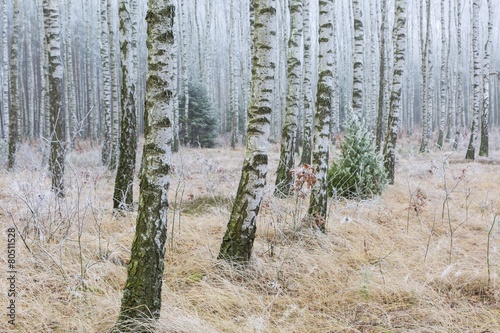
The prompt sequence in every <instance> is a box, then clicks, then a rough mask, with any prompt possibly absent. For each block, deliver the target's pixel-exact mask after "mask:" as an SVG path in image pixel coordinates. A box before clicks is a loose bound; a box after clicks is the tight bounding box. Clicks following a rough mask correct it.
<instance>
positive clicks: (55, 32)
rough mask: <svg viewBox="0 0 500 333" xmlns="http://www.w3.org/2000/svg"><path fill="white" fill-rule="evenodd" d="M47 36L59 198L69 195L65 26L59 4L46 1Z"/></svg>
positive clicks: (55, 187)
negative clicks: (63, 53)
mask: <svg viewBox="0 0 500 333" xmlns="http://www.w3.org/2000/svg"><path fill="white" fill-rule="evenodd" d="M44 17H45V34H46V38H47V48H48V55H47V57H48V61H49V68H48V73H49V80H48V82H49V91H50V94H49V98H50V159H49V170H50V172H51V174H52V190H53V191H54V192H55V193H56V194H57V195H58V196H61V197H62V196H64V195H65V189H64V158H65V154H66V149H65V140H64V138H65V133H64V123H65V121H64V116H65V114H64V110H63V96H64V90H63V64H62V59H61V40H60V36H61V26H60V23H59V20H60V18H59V1H57V0H44Z"/></svg>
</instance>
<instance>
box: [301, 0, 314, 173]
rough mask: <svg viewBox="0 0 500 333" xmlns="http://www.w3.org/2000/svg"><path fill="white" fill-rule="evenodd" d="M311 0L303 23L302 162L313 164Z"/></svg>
mask: <svg viewBox="0 0 500 333" xmlns="http://www.w3.org/2000/svg"><path fill="white" fill-rule="evenodd" d="M310 7H311V1H310V0H304V3H303V8H304V10H303V18H304V20H303V23H304V66H303V68H304V78H303V80H304V82H303V84H302V91H303V98H304V103H303V108H304V134H303V139H302V142H303V146H302V156H301V159H300V163H301V164H304V163H305V164H311V154H312V136H313V105H314V101H313V92H312V62H311V19H310V17H309V16H310V11H311V10H310Z"/></svg>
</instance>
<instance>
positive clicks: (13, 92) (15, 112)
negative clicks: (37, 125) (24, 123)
mask: <svg viewBox="0 0 500 333" xmlns="http://www.w3.org/2000/svg"><path fill="white" fill-rule="evenodd" d="M12 6H13V10H14V29H13V31H12V39H11V41H12V42H11V48H10V105H9V108H8V110H9V117H8V119H9V155H8V160H7V169H9V170H12V169H13V168H14V163H15V161H16V150H17V141H18V140H19V133H18V128H19V127H18V124H17V122H18V118H19V112H20V108H21V105H20V100H19V82H18V81H19V80H18V76H19V54H18V53H19V52H18V51H19V21H20V20H19V0H14V1H13V3H12Z"/></svg>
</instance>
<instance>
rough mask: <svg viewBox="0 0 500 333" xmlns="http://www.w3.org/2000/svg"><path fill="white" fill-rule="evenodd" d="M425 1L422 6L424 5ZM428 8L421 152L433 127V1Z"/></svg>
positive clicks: (423, 52)
mask: <svg viewBox="0 0 500 333" xmlns="http://www.w3.org/2000/svg"><path fill="white" fill-rule="evenodd" d="M423 5H424V4H423V2H422V4H421V6H423ZM426 10H427V15H426V16H427V29H426V33H425V36H426V37H425V42H424V41H423V40H422V43H421V44H422V86H421V93H420V95H421V98H420V105H421V110H422V140H421V143H420V152H421V153H425V152H428V151H429V140H430V136H431V127H432V104H433V103H432V101H433V99H432V96H433V90H434V89H433V80H432V45H431V43H432V41H431V33H432V26H431V2H430V0H427V2H426ZM420 19H421V20H423V11H422V10H421V18H420ZM420 35H421V36H423V24H422V26H421V31H420Z"/></svg>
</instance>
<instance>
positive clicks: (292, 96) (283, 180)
mask: <svg viewBox="0 0 500 333" xmlns="http://www.w3.org/2000/svg"><path fill="white" fill-rule="evenodd" d="M301 44H302V0H292V1H290V39H289V40H288V60H287V81H288V84H287V98H286V114H285V123H284V124H283V130H282V133H281V152H280V160H279V164H278V170H277V172H276V173H277V175H276V189H275V190H274V195H275V196H277V197H287V196H289V195H290V194H291V189H292V185H293V179H292V174H291V173H290V170H292V168H293V167H294V166H295V149H296V144H297V116H298V114H299V106H300V91H301V89H300V86H301V83H302V61H301V59H300V47H301Z"/></svg>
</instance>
